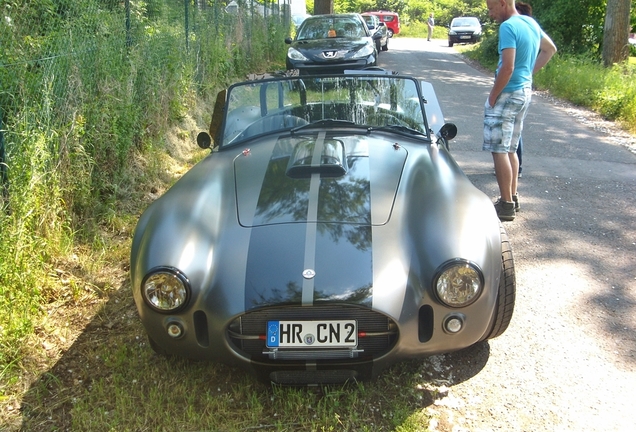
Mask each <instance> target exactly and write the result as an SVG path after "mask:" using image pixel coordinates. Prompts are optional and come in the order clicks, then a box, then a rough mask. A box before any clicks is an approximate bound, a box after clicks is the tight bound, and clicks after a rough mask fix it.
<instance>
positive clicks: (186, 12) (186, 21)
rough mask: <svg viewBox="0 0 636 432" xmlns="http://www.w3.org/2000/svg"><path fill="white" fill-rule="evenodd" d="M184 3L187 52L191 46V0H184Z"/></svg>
mask: <svg viewBox="0 0 636 432" xmlns="http://www.w3.org/2000/svg"><path fill="white" fill-rule="evenodd" d="M183 3H184V5H185V46H186V52H188V48H189V44H188V31H189V30H190V29H189V26H190V24H189V22H188V16H189V15H190V13H189V11H188V3H190V0H183Z"/></svg>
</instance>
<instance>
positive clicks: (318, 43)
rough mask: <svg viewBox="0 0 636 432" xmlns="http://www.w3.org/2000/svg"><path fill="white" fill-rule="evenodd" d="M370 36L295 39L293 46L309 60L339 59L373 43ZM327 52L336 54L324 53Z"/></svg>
mask: <svg viewBox="0 0 636 432" xmlns="http://www.w3.org/2000/svg"><path fill="white" fill-rule="evenodd" d="M372 43H373V42H372V40H371V38H369V37H365V38H355V39H351V38H329V39H315V40H300V41H294V42H293V43H292V45H291V47H292V48H295V49H297V50H298V51H300V52H301V53H302V54H303V55H304V56H305V57H307V58H308V59H309V60H314V61H315V60H321V61H325V60H337V59H342V58H346V57H348V56H349V55H350V54H351V53H354V52H356V51H358V50H359V49H361V48H363V47H364V46H365V45H369V44H372ZM325 52H328V53H334V54H326V55H325V54H323V53H325ZM327 56H329V57H327Z"/></svg>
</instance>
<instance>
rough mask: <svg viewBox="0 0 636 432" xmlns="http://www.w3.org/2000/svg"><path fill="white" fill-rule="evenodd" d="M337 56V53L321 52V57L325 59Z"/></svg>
mask: <svg viewBox="0 0 636 432" xmlns="http://www.w3.org/2000/svg"><path fill="white" fill-rule="evenodd" d="M337 54H338V51H323V52H322V55H323V56H324V57H325V58H335V57H336V55H337Z"/></svg>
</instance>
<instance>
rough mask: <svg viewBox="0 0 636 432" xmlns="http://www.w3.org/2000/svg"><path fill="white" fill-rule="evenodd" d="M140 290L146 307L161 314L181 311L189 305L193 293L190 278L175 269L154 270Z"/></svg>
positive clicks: (160, 268) (145, 278)
mask: <svg viewBox="0 0 636 432" xmlns="http://www.w3.org/2000/svg"><path fill="white" fill-rule="evenodd" d="M140 288H141V297H142V298H143V299H144V302H145V303H146V305H148V307H150V308H151V309H152V310H154V311H157V312H160V313H175V312H178V311H180V310H181V309H183V308H184V307H186V306H187V305H188V302H189V301H190V297H191V293H192V289H191V287H190V281H189V280H188V278H187V277H186V276H185V275H184V274H183V273H182V272H181V271H179V270H178V269H176V268H174V267H156V268H153V269H152V270H151V271H149V272H148V274H147V275H146V276H145V277H144V279H143V281H142V282H141V287H140Z"/></svg>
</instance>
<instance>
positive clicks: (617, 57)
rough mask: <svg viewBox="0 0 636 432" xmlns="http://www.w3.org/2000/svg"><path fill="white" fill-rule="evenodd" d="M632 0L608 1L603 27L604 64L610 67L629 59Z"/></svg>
mask: <svg viewBox="0 0 636 432" xmlns="http://www.w3.org/2000/svg"><path fill="white" fill-rule="evenodd" d="M631 3H632V2H631V0H607V12H606V14H605V26H604V27H603V64H604V65H605V66H606V67H608V66H611V65H613V64H614V63H619V62H622V61H625V60H627V58H628V57H629V43H628V41H627V39H628V38H629V31H630V29H631V25H630V22H629V21H630V10H631Z"/></svg>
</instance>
